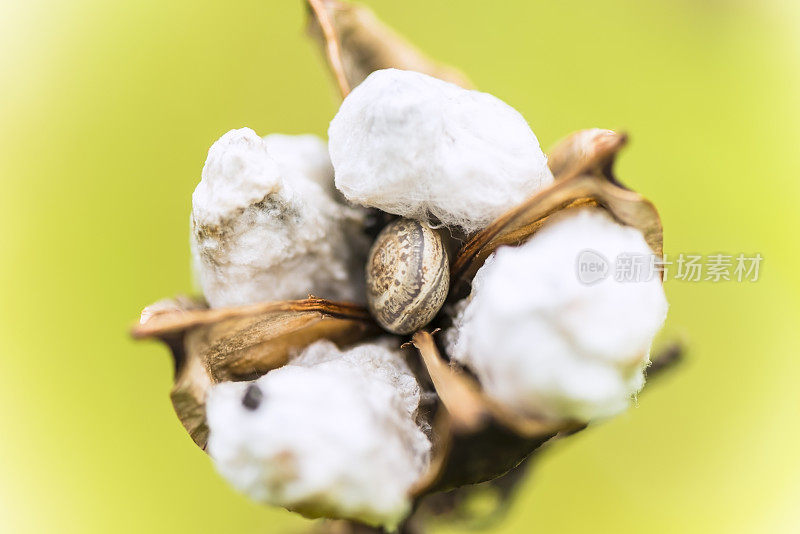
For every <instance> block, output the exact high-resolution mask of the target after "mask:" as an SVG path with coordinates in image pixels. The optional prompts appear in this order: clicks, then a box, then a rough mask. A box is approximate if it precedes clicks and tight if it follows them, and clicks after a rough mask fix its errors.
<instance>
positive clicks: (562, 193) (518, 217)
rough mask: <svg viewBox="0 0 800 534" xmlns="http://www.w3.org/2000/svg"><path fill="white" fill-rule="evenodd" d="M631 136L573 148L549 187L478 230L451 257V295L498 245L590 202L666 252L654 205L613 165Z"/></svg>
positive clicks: (459, 294) (521, 238) (460, 292)
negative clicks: (626, 183) (589, 149)
mask: <svg viewBox="0 0 800 534" xmlns="http://www.w3.org/2000/svg"><path fill="white" fill-rule="evenodd" d="M626 140H627V137H626V136H624V135H619V136H614V137H613V138H612V139H611V140H610V141H607V142H604V143H602V144H601V145H600V146H599V147H596V149H595V150H593V151H592V152H591V153H589V154H588V155H584V154H582V153H578V152H573V153H572V154H573V156H574V158H573V160H572V161H566V162H564V163H563V164H562V168H566V169H568V170H566V171H565V172H563V173H561V174H559V175H558V176H557V177H556V180H555V181H554V182H553V184H552V185H550V186H549V187H547V188H545V189H543V190H541V191H539V192H537V193H536V194H535V195H533V196H532V197H530V198H528V199H527V200H525V201H523V202H522V203H520V204H519V205H518V206H516V207H515V208H512V209H511V210H509V211H508V212H506V213H505V214H503V215H501V216H500V217H498V218H497V219H496V220H495V221H494V222H492V223H491V224H489V225H488V226H487V227H486V228H484V229H483V230H481V231H480V232H478V233H477V234H475V235H474V236H473V237H472V238H471V239H470V240H469V241H467V243H466V244H465V245H464V246H463V247H462V248H461V250H460V251H459V253H458V255H457V257H456V259H455V261H453V262H452V267H451V278H450V287H451V293H450V298H451V300H452V299H460V298H463V297H464V296H466V294H467V293H468V291H469V283H470V281H471V280H472V278H473V277H474V276H475V273H476V272H477V271H478V269H479V268H480V267H481V265H483V262H484V261H486V258H488V257H489V256H490V255H491V254H492V253H493V252H494V251H495V250H497V248H498V247H500V246H503V245H519V244H521V243H523V242H525V241H527V240H528V239H530V237H531V236H533V235H534V234H535V233H536V232H537V231H538V230H539V229H540V228H542V226H544V225H545V224H546V223H547V222H548V221H549V220H551V218H552V217H554V216H556V215H558V214H560V213H562V212H564V211H565V210H569V209H574V208H581V207H587V206H598V207H601V208H603V209H605V210H606V211H607V212H608V213H609V214H610V215H611V216H612V217H613V218H614V219H616V220H617V221H618V222H619V223H621V224H624V225H626V226H632V227H634V228H636V229H638V230H639V231H641V232H642V234H643V235H644V238H645V241H647V244H648V245H649V246H650V248H651V249H652V251H653V253H654V254H656V255H657V256H659V257H660V256H661V255H662V251H663V229H662V226H661V219H660V218H659V216H658V211H656V208H655V206H653V204H652V203H651V202H650V201H649V200H647V199H646V198H644V197H643V196H642V195H640V194H639V193H636V192H635V191H631V190H630V189H627V188H625V187H622V186H621V185H618V181H617V180H616V178H614V177H613V173H612V170H611V167H612V165H613V162H614V158H615V156H616V154H617V153H618V152H619V150H620V149H621V148H622V147H623V146H624V145H625V142H626Z"/></svg>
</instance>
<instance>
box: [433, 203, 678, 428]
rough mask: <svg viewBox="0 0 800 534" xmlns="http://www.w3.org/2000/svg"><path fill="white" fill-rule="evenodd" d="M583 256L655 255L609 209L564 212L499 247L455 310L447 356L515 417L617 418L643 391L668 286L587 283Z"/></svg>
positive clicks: (607, 279)
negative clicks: (523, 238) (522, 240)
mask: <svg viewBox="0 0 800 534" xmlns="http://www.w3.org/2000/svg"><path fill="white" fill-rule="evenodd" d="M586 250H591V251H592V253H593V254H600V255H602V256H604V257H606V258H614V257H616V256H617V255H619V254H623V253H633V254H651V253H652V251H651V250H650V249H649V247H648V246H647V243H646V242H645V240H644V238H643V237H642V235H641V233H640V232H638V231H637V230H635V229H633V228H628V227H624V226H621V225H619V224H618V223H616V222H614V221H613V220H611V219H610V218H609V217H608V216H607V215H605V214H604V213H603V212H602V211H599V210H580V211H578V212H577V213H568V214H564V215H563V216H562V218H560V219H559V220H557V221H553V222H551V223H550V224H549V225H547V226H545V227H544V228H543V229H542V230H541V231H540V232H539V233H537V234H536V235H535V236H534V237H533V238H532V239H531V240H530V241H528V242H527V243H526V244H524V245H521V246H519V247H516V248H510V247H501V248H500V249H498V250H497V252H495V254H494V256H492V257H490V258H489V260H487V262H486V263H485V264H484V265H483V267H481V269H480V270H479V271H478V274H477V275H476V276H475V279H474V280H473V284H472V294H471V296H470V297H469V298H468V299H465V300H464V301H461V302H460V303H459V304H458V308H459V312H458V314H457V316H456V318H455V321H454V322H455V326H454V327H453V328H452V329H451V330H450V331H449V332H448V354H449V355H450V356H451V357H452V358H454V359H455V360H457V361H459V362H461V363H463V364H465V365H467V366H468V367H469V368H470V369H472V370H473V371H474V372H475V374H476V375H477V377H478V379H479V380H480V382H481V385H482V386H483V388H484V389H485V390H486V392H487V394H488V395H490V396H491V397H492V398H494V399H496V400H498V401H500V402H502V403H503V404H505V405H507V406H509V407H510V408H512V409H514V410H515V411H518V412H520V413H524V414H527V415H533V416H541V417H544V418H547V419H553V420H563V419H577V420H581V421H590V420H593V419H597V418H604V417H610V416H612V415H615V414H617V413H619V412H621V411H622V410H624V409H625V408H626V407H627V406H628V404H629V402H630V398H631V396H632V395H634V394H636V393H637V392H638V391H639V390H640V389H641V388H642V386H643V385H644V368H645V366H646V365H647V363H648V354H649V351H650V344H651V342H652V340H653V337H654V336H655V334H656V333H657V332H658V330H659V329H660V328H661V325H662V323H663V322H664V318H665V316H666V311H667V302H666V298H665V297H664V290H663V288H662V286H661V281H660V279H659V278H658V276H657V275H656V276H654V277H653V278H652V279H651V280H649V281H647V282H644V281H643V282H640V283H625V282H618V281H616V280H615V279H614V278H613V277H605V278H604V279H599V280H596V281H593V282H594V283H586V282H585V281H582V280H581V279H580V277H579V273H578V272H577V271H576V265H577V263H578V261H579V259H580V255H581V253H582V251H586Z"/></svg>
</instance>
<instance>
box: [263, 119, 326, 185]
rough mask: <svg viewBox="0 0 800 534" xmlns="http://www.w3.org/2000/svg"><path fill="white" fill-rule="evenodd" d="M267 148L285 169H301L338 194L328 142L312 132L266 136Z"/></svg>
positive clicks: (283, 169) (285, 171) (289, 170)
mask: <svg viewBox="0 0 800 534" xmlns="http://www.w3.org/2000/svg"><path fill="white" fill-rule="evenodd" d="M263 139H264V145H265V146H266V147H267V152H269V155H270V156H272V158H273V159H274V160H275V162H276V163H277V164H278V166H279V167H280V168H281V169H282V171H283V172H284V173H287V174H289V173H294V172H296V173H299V174H300V175H302V176H304V177H305V178H308V179H309V180H313V181H314V182H316V183H318V184H319V185H320V186H321V187H322V188H323V189H324V190H325V191H327V192H330V193H333V192H334V191H335V194H334V195H333V196H334V198H335V197H336V196H337V195H338V194H339V192H338V191H337V190H336V188H335V187H334V185H333V166H332V165H331V159H330V156H329V155H328V145H327V144H326V143H325V141H323V140H322V139H320V138H319V137H317V136H316V135H312V134H305V135H285V134H270V135H266V136H264V138H263Z"/></svg>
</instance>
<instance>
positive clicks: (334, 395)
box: [207, 341, 431, 527]
mask: <svg viewBox="0 0 800 534" xmlns="http://www.w3.org/2000/svg"><path fill="white" fill-rule="evenodd" d="M251 387H255V388H257V390H258V391H256V392H255V393H258V395H253V393H254V392H250V393H248V388H251ZM246 397H249V398H246ZM419 400H420V388H419V384H418V383H417V381H416V379H415V378H414V375H413V374H412V373H411V372H410V370H409V369H408V367H407V365H406V363H405V361H404V360H403V358H402V355H401V353H400V352H399V351H398V349H397V348H396V345H394V346H392V345H391V342H380V343H367V344H363V345H359V346H356V347H354V348H351V349H349V350H346V351H340V350H339V349H338V348H337V347H336V346H335V345H334V344H333V343H331V342H329V341H318V342H316V343H314V344H312V345H311V346H309V347H308V348H306V349H305V351H303V352H302V353H301V354H300V355H299V356H298V357H297V358H295V359H293V360H292V361H291V362H290V363H289V364H288V365H286V366H284V367H281V368H280V369H276V370H274V371H270V372H269V373H267V374H266V375H264V376H263V377H261V378H260V379H258V380H256V381H255V382H252V383H221V384H218V385H217V386H215V387H214V388H213V389H212V390H211V393H210V394H209V398H208V403H207V416H208V425H209V429H210V434H209V441H208V451H209V454H210V455H211V457H212V458H213V460H214V463H215V465H216V467H217V469H218V471H219V472H220V473H221V474H222V476H224V477H225V479H226V480H228V481H229V482H230V483H231V484H232V485H233V486H234V487H236V488H237V489H238V490H239V491H242V492H244V493H245V494H247V495H248V496H250V497H251V498H253V499H254V500H256V501H259V502H263V503H266V504H273V505H278V506H284V507H286V508H289V509H292V510H297V511H299V512H301V513H303V514H304V515H306V516H309V517H319V516H328V517H341V518H349V519H355V520H359V521H363V522H366V523H370V524H374V525H387V526H389V527H391V526H393V525H395V524H397V523H398V522H399V521H400V520H401V519H402V518H403V517H404V516H405V515H406V514H407V513H408V511H409V506H410V502H409V498H408V490H409V488H410V487H411V486H412V484H414V483H415V482H416V481H417V480H418V479H419V477H420V476H421V475H422V473H423V471H424V470H425V469H426V468H427V465H428V462H429V454H430V446H431V444H430V441H429V440H428V438H427V437H426V435H425V434H424V433H423V431H422V430H421V429H420V427H419V426H418V425H417V423H416V422H415V421H416V415H417V407H418V405H419Z"/></svg>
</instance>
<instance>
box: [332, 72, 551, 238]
mask: <svg viewBox="0 0 800 534" xmlns="http://www.w3.org/2000/svg"><path fill="white" fill-rule="evenodd" d="M328 137H329V150H330V155H331V161H332V162H333V166H334V169H335V171H336V187H337V188H338V189H339V190H340V191H342V193H344V195H345V197H347V198H348V199H349V200H351V201H352V202H356V203H358V204H362V205H364V206H371V207H374V208H379V209H381V210H383V211H386V212H389V213H394V214H397V215H402V216H404V217H409V218H415V219H418V220H423V221H428V219H429V217H430V216H433V217H435V218H436V219H438V221H440V222H441V223H443V224H445V225H447V226H458V227H461V228H463V229H464V230H465V231H466V232H468V233H470V232H473V231H475V230H478V229H480V228H483V227H484V226H486V225H487V224H488V223H490V222H491V221H492V220H493V219H494V218H496V217H497V216H499V215H500V214H502V213H503V212H504V211H506V210H508V209H509V208H511V207H513V206H515V205H517V204H519V203H520V202H522V200H524V199H525V198H526V197H528V196H530V195H532V194H533V193H535V192H536V191H537V190H539V189H541V188H542V187H544V186H546V185H548V184H550V183H551V182H552V181H553V176H552V174H551V173H550V170H549V169H548V167H547V159H546V157H545V155H544V153H543V152H542V150H541V148H540V147H539V141H538V140H537V139H536V136H535V135H534V133H533V132H532V131H531V129H530V127H529V126H528V124H527V122H525V119H524V118H523V117H522V116H521V115H520V114H519V113H518V112H517V111H516V110H514V109H513V108H512V107H510V106H509V105H507V104H506V103H504V102H503V101H501V100H499V99H498V98H496V97H494V96H492V95H490V94H487V93H481V92H478V91H470V90H466V89H462V88H461V87H458V86H456V85H453V84H451V83H447V82H444V81H441V80H438V79H436V78H432V77H430V76H426V75H424V74H420V73H416V72H410V71H402V70H396V69H386V70H380V71H376V72H373V73H372V74H370V75H369V77H367V79H366V80H364V82H362V83H361V84H360V85H359V86H358V87H356V88H355V89H354V90H353V92H351V93H350V94H349V95H348V96H347V98H345V100H344V102H343V103H342V106H341V107H340V108H339V112H338V113H337V114H336V117H334V119H333V121H331V124H330V128H329V129H328Z"/></svg>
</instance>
